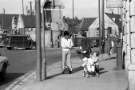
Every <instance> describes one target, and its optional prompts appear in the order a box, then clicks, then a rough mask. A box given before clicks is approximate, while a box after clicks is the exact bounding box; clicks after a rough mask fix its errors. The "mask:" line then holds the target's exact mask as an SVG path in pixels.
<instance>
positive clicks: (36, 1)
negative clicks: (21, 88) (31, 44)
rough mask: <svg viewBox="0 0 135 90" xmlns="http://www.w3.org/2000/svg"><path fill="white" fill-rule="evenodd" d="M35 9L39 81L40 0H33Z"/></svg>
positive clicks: (40, 57)
mask: <svg viewBox="0 0 135 90" xmlns="http://www.w3.org/2000/svg"><path fill="white" fill-rule="evenodd" d="M35 9H36V45H37V73H36V75H37V80H38V81H41V79H42V78H41V68H42V66H41V65H42V64H41V63H42V55H41V12H40V0H35Z"/></svg>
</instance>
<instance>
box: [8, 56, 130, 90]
mask: <svg viewBox="0 0 135 90" xmlns="http://www.w3.org/2000/svg"><path fill="white" fill-rule="evenodd" d="M100 59H101V60H102V61H101V62H100V68H101V71H100V72H101V75H100V77H99V78H98V77H90V78H86V77H83V73H82V70H81V68H80V65H81V60H80V58H79V57H78V56H76V57H74V58H72V64H73V74H61V68H60V63H61V62H57V63H55V64H53V65H51V66H48V69H47V72H48V73H47V76H48V79H47V80H44V81H42V82H37V81H35V78H36V76H35V75H36V74H35V72H34V71H33V72H31V74H29V75H27V76H26V77H24V79H23V80H21V81H18V83H14V85H10V86H9V87H8V88H7V89H6V90H127V85H128V82H127V76H126V72H125V71H124V70H116V69H115V68H116V59H115V58H113V57H112V58H109V59H108V56H107V55H101V58H100Z"/></svg>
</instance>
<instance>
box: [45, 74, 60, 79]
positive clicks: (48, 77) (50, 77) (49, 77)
mask: <svg viewBox="0 0 135 90" xmlns="http://www.w3.org/2000/svg"><path fill="white" fill-rule="evenodd" d="M61 74H62V73H57V74H55V75H51V76H47V78H46V79H52V78H54V77H57V76H59V75H61Z"/></svg>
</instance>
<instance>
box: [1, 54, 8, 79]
mask: <svg viewBox="0 0 135 90" xmlns="http://www.w3.org/2000/svg"><path fill="white" fill-rule="evenodd" d="M8 65H9V62H8V59H7V57H5V56H0V81H3V80H5V77H6V71H7V67H8Z"/></svg>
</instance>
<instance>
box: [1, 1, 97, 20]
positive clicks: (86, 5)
mask: <svg viewBox="0 0 135 90" xmlns="http://www.w3.org/2000/svg"><path fill="white" fill-rule="evenodd" d="M29 1H32V2H33V4H34V1H35V0H24V5H25V6H24V8H25V9H26V5H28V3H29ZM61 1H62V3H63V4H64V9H63V15H64V16H68V17H72V0H61ZM21 2H22V0H0V13H3V8H5V10H6V13H22V6H21ZM41 2H43V0H41ZM74 2H75V5H74V7H75V16H77V17H79V18H83V17H97V16H98V0H74Z"/></svg>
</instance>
